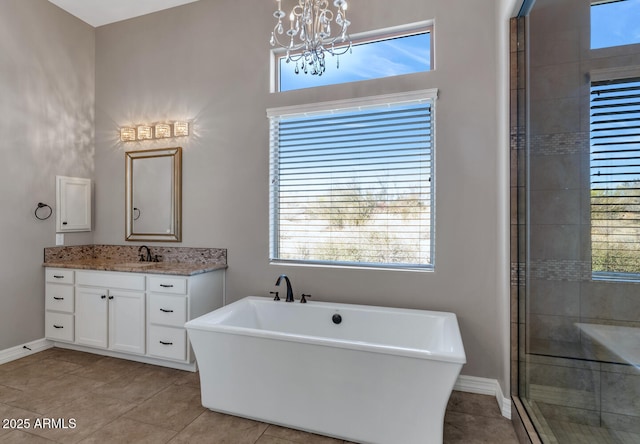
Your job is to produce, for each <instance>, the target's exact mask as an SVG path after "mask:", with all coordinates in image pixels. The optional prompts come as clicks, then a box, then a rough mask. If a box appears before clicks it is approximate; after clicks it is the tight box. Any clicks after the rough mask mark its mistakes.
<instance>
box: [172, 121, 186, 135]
mask: <svg viewBox="0 0 640 444" xmlns="http://www.w3.org/2000/svg"><path fill="white" fill-rule="evenodd" d="M188 135H189V122H175V123H174V124H173V136H174V137H181V136H188Z"/></svg>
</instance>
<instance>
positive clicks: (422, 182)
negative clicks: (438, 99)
mask: <svg viewBox="0 0 640 444" xmlns="http://www.w3.org/2000/svg"><path fill="white" fill-rule="evenodd" d="M270 132H271V141H270V144H271V162H270V163H271V202H270V208H271V227H270V231H271V249H270V255H271V260H272V261H281V262H304V263H319V264H345V265H358V266H385V267H411V268H428V267H431V266H432V264H433V253H432V252H433V238H432V234H433V233H432V232H433V210H432V207H433V196H432V189H433V142H434V138H433V101H432V100H431V99H429V100H424V99H423V100H414V101H410V102H406V101H403V102H401V103H384V104H375V105H373V106H371V105H369V106H365V107H360V106H352V107H348V106H347V107H343V108H341V109H339V110H332V109H327V110H324V111H323V110H318V109H317V106H314V111H313V112H312V113H307V112H298V113H294V114H288V115H277V113H275V114H274V113H271V123H270Z"/></svg>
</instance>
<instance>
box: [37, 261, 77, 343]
mask: <svg viewBox="0 0 640 444" xmlns="http://www.w3.org/2000/svg"><path fill="white" fill-rule="evenodd" d="M73 284H74V272H73V270H65V269H56V268H48V269H47V271H46V273H45V290H44V294H45V304H44V305H45V310H46V311H45V315H44V325H45V335H46V337H47V338H48V339H53V340H58V341H68V342H73V340H74V327H75V325H74V314H73V313H74V296H75V291H74V290H75V289H74V285H73Z"/></svg>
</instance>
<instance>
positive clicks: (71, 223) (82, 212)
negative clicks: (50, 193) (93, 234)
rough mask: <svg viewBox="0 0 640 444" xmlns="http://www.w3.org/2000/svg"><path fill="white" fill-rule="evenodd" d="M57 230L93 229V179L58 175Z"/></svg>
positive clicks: (63, 231)
mask: <svg viewBox="0 0 640 444" xmlns="http://www.w3.org/2000/svg"><path fill="white" fill-rule="evenodd" d="M56 209H57V211H56V231H57V232H58V233H66V232H73V231H91V179H83V178H80V177H65V176H56Z"/></svg>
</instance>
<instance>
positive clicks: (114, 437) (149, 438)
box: [80, 418, 176, 444]
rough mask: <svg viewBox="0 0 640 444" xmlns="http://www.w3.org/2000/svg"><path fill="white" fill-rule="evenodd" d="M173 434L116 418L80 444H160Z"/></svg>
mask: <svg viewBox="0 0 640 444" xmlns="http://www.w3.org/2000/svg"><path fill="white" fill-rule="evenodd" d="M175 434H176V432H174V431H173V430H167V429H164V428H161V427H158V426H156V425H150V424H144V423H141V422H138V421H134V420H132V419H127V418H118V419H116V420H115V421H113V422H111V423H109V424H107V425H106V426H104V427H102V428H101V429H100V430H98V431H96V432H94V433H92V434H91V435H90V436H88V437H87V438H85V439H83V440H82V441H80V444H105V443H118V444H125V443H131V444H134V443H135V444H162V443H166V442H168V441H169V440H170V439H171V438H172V437H173V436H174V435H175Z"/></svg>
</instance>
